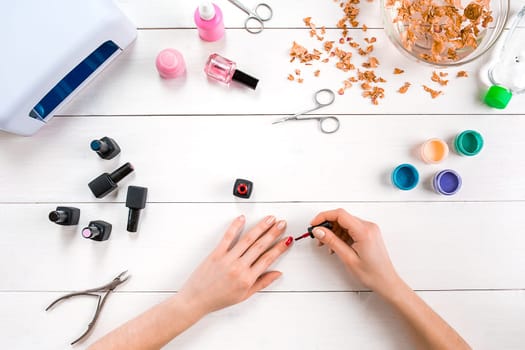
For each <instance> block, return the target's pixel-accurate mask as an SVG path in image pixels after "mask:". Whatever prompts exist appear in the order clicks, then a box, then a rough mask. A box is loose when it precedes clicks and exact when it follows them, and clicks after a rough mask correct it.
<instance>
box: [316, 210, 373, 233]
mask: <svg viewBox="0 0 525 350" xmlns="http://www.w3.org/2000/svg"><path fill="white" fill-rule="evenodd" d="M324 221H332V222H334V221H335V222H337V223H338V224H339V226H341V227H342V228H344V229H346V230H347V231H348V234H349V235H350V236H351V237H352V239H353V240H354V241H359V240H362V239H363V238H364V235H365V234H366V230H364V225H365V223H364V221H363V220H361V219H360V218H358V217H356V216H353V215H351V214H350V213H348V212H347V211H346V210H344V209H336V210H330V211H325V212H322V213H319V214H318V215H317V216H316V217H315V218H314V219H313V220H312V223H311V224H312V225H314V226H315V225H319V224H320V223H322V222H324Z"/></svg>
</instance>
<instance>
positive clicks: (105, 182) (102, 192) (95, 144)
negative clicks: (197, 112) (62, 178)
mask: <svg viewBox="0 0 525 350" xmlns="http://www.w3.org/2000/svg"><path fill="white" fill-rule="evenodd" d="M90 148H91V150H92V151H94V152H96V153H97V155H98V156H99V157H100V158H102V159H106V160H109V159H113V158H115V157H116V156H117V155H118V154H120V152H121V149H120V146H119V145H118V144H117V142H116V141H115V140H114V139H112V138H110V137H107V136H104V137H102V138H100V139H96V140H93V141H91V143H90ZM134 170H135V168H134V167H133V165H131V163H125V164H124V165H122V166H120V167H119V168H117V169H116V170H114V171H113V172H111V173H103V174H101V175H99V176H97V177H96V178H94V179H93V180H92V181H90V182H89V183H88V187H89V189H90V190H91V192H92V193H93V195H94V196H95V197H96V198H104V197H105V196H107V195H108V194H110V193H111V192H113V191H115V190H116V189H117V188H118V183H119V182H120V181H121V180H123V179H124V178H125V177H126V176H128V175H129V174H131V173H132V172H133V171H134ZM147 198H148V189H147V188H146V187H139V186H129V187H128V192H127V196H126V207H127V208H129V215H128V222H127V228H126V229H127V231H128V232H137V230H138V226H139V218H140V212H141V210H142V209H144V208H145V207H146V202H147ZM48 217H49V221H51V222H54V223H55V224H57V225H62V226H76V225H78V223H79V221H80V209H79V208H75V207H65V206H58V207H57V208H56V209H55V210H53V211H51V212H50V213H49V215H48ZM112 228H113V226H112V225H111V224H110V223H109V222H106V221H103V220H93V221H90V222H89V224H88V225H87V226H86V227H84V228H83V229H82V231H81V235H82V237H84V238H86V239H90V240H93V241H98V242H101V241H106V240H108V239H109V237H110V236H111V231H112Z"/></svg>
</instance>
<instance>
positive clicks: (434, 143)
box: [420, 138, 448, 164]
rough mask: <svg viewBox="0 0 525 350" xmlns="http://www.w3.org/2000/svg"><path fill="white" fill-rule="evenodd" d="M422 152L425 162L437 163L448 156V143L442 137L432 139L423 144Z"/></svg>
mask: <svg viewBox="0 0 525 350" xmlns="http://www.w3.org/2000/svg"><path fill="white" fill-rule="evenodd" d="M420 153H421V159H423V161H424V162H425V163H429V164H437V163H440V162H441V161H443V160H444V159H445V158H446V157H447V156H448V145H447V143H446V142H445V141H443V140H441V139H436V138H434V139H430V140H428V141H426V142H425V143H423V144H422V145H421V149H420Z"/></svg>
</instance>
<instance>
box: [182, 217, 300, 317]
mask: <svg viewBox="0 0 525 350" xmlns="http://www.w3.org/2000/svg"><path fill="white" fill-rule="evenodd" d="M245 221H246V219H245V217H244V216H243V215H241V216H239V217H238V218H236V219H235V220H234V221H233V222H232V223H231V225H230V227H229V228H228V230H227V231H226V233H225V234H224V237H223V238H222V241H221V242H220V243H219V245H218V246H217V247H216V248H215V249H214V250H213V251H212V252H211V254H210V255H209V256H208V257H207V258H206V259H205V260H204V261H203V262H202V263H201V264H200V265H199V267H197V269H196V270H195V271H194V272H193V273H192V275H191V276H190V278H189V279H188V281H186V283H185V284H184V286H183V287H182V289H181V291H180V292H179V293H178V295H177V297H178V298H182V300H185V301H186V302H188V304H191V305H193V306H194V307H196V308H198V311H197V312H198V313H199V314H200V315H202V316H204V315H205V314H207V313H210V312H213V311H216V310H219V309H222V308H225V307H227V306H230V305H234V304H237V303H240V302H241V301H244V300H246V299H248V298H249V297H250V296H252V295H253V294H254V293H255V292H257V291H259V290H261V289H264V288H266V287H267V286H269V285H270V284H271V283H272V282H273V281H275V280H276V279H277V278H279V277H280V276H281V272H279V271H267V270H268V268H269V267H270V265H272V264H273V263H274V262H275V261H276V260H277V259H278V258H279V257H280V256H281V255H282V254H283V253H284V252H285V251H286V250H287V249H288V248H289V247H290V246H291V245H292V243H293V238H292V237H287V238H285V239H281V240H279V241H278V242H276V240H277V239H278V238H279V237H280V236H281V235H282V234H283V233H284V231H285V229H286V222H285V221H277V222H276V219H275V217H274V216H271V215H270V216H267V217H265V218H264V219H263V220H261V221H260V222H259V223H258V224H257V225H256V226H255V227H254V228H252V229H251V230H249V231H248V232H247V233H246V234H244V235H243V236H242V237H241V238H239V240H238V241H237V242H236V239H237V237H238V236H239V235H240V233H241V232H242V229H243V228H244V224H245Z"/></svg>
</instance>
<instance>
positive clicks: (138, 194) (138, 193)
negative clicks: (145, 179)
mask: <svg viewBox="0 0 525 350" xmlns="http://www.w3.org/2000/svg"><path fill="white" fill-rule="evenodd" d="M147 198H148V189H147V188H146V187H139V186H129V187H128V195H127V197H126V207H128V208H129V214H128V227H127V230H128V232H137V228H138V226H139V218H140V211H141V210H142V209H144V208H145V207H146V200H147Z"/></svg>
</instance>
